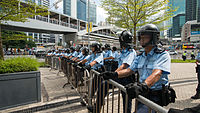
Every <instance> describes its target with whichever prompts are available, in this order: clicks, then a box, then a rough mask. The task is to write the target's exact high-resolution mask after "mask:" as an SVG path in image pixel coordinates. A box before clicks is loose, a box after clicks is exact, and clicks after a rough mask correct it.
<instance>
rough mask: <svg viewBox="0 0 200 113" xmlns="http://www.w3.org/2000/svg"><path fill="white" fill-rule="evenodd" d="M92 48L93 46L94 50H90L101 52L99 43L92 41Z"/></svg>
mask: <svg viewBox="0 0 200 113" xmlns="http://www.w3.org/2000/svg"><path fill="white" fill-rule="evenodd" d="M92 48H94V50H92V52H97V53H100V52H101V45H100V44H98V43H92V45H91V49H92Z"/></svg>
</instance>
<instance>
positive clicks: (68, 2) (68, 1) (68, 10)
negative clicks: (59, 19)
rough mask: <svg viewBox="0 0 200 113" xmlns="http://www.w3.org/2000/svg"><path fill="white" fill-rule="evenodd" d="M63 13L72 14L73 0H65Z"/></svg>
mask: <svg viewBox="0 0 200 113" xmlns="http://www.w3.org/2000/svg"><path fill="white" fill-rule="evenodd" d="M63 13H64V14H66V15H69V16H71V0H63Z"/></svg>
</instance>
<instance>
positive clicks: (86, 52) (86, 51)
mask: <svg viewBox="0 0 200 113" xmlns="http://www.w3.org/2000/svg"><path fill="white" fill-rule="evenodd" d="M88 55H89V49H88V48H87V47H82V48H81V54H79V55H78V56H77V59H74V60H75V62H79V61H81V60H84V59H85V58H86V57H87V56H88Z"/></svg>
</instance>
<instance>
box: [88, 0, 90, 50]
mask: <svg viewBox="0 0 200 113" xmlns="http://www.w3.org/2000/svg"><path fill="white" fill-rule="evenodd" d="M88 48H89V50H90V0H88Z"/></svg>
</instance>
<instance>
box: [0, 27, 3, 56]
mask: <svg viewBox="0 0 200 113" xmlns="http://www.w3.org/2000/svg"><path fill="white" fill-rule="evenodd" d="M1 59H2V60H4V53H3V43H2V38H1V23H0V60H1Z"/></svg>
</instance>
